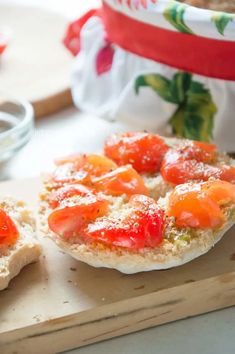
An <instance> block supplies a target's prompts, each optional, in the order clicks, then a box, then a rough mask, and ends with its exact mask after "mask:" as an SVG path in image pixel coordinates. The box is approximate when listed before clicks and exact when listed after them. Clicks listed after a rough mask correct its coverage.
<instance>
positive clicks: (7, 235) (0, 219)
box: [0, 209, 19, 246]
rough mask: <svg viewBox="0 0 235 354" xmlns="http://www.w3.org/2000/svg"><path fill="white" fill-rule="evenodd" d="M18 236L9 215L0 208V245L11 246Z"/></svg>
mask: <svg viewBox="0 0 235 354" xmlns="http://www.w3.org/2000/svg"><path fill="white" fill-rule="evenodd" d="M18 237H19V232H18V230H17V227H16V225H15V223H14V222H13V220H12V219H11V218H10V216H9V215H7V213H6V212H5V211H4V210H3V209H0V246H2V245H4V246H11V245H13V244H14V243H15V242H16V241H17V239H18Z"/></svg>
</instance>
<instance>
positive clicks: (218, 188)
mask: <svg viewBox="0 0 235 354" xmlns="http://www.w3.org/2000/svg"><path fill="white" fill-rule="evenodd" d="M202 190H203V191H205V193H206V195H208V197H210V198H211V199H212V200H213V201H214V202H216V203H217V204H219V205H226V204H229V203H235V186H234V185H233V184H231V183H229V182H226V181H213V182H210V181H209V182H206V183H204V184H202Z"/></svg>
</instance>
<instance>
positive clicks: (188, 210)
mask: <svg viewBox="0 0 235 354" xmlns="http://www.w3.org/2000/svg"><path fill="white" fill-rule="evenodd" d="M199 187H200V186H199ZM167 214H168V216H173V217H174V218H175V223H176V225H177V226H179V227H192V228H201V229H206V228H215V227H218V226H221V225H222V224H223V222H224V216H223V213H222V211H221V210H220V207H219V205H218V204H217V202H216V201H214V200H213V199H212V198H210V197H209V196H208V195H207V193H202V191H201V188H199V189H198V190H195V189H194V190H193V191H188V190H187V189H182V186H181V188H176V189H175V190H174V191H173V192H172V193H171V195H170V198H169V205H168V211H167Z"/></svg>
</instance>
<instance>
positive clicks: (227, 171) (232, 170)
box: [219, 165, 235, 184]
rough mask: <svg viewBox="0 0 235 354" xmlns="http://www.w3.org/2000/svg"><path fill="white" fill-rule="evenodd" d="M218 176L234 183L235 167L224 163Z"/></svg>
mask: <svg viewBox="0 0 235 354" xmlns="http://www.w3.org/2000/svg"><path fill="white" fill-rule="evenodd" d="M219 178H220V179H222V180H224V181H227V182H230V183H234V184H235V167H234V166H226V165H225V166H222V167H221V172H220V176H219Z"/></svg>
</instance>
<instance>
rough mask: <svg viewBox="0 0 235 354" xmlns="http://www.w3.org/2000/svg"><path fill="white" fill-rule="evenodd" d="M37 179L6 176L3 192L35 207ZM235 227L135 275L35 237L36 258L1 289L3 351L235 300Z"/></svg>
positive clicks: (81, 340) (58, 344)
mask: <svg viewBox="0 0 235 354" xmlns="http://www.w3.org/2000/svg"><path fill="white" fill-rule="evenodd" d="M39 185H40V183H39V180H37V179H31V180H22V181H20V180H18V181H12V182H5V183H2V184H0V195H2V194H4V195H6V194H9V193H11V194H12V195H14V196H16V197H19V198H24V199H25V200H27V201H28V202H29V203H30V204H31V205H32V206H33V207H36V204H37V192H38V190H39ZM234 233H235V229H234V228H233V229H231V230H230V231H229V232H228V233H227V234H226V236H225V237H224V238H223V240H222V241H221V242H220V243H219V244H218V245H216V247H215V248H214V249H213V250H211V251H210V252H209V253H208V254H206V255H204V256H202V257H200V258H199V259H196V260H194V261H192V262H191V263H189V264H186V265H184V266H181V267H178V268H174V269H171V270H166V271H154V272H149V273H141V274H136V275H124V274H121V273H119V272H117V271H115V270H110V269H95V268H92V267H90V266H88V265H86V264H83V263H81V262H78V261H76V260H74V259H73V258H71V257H70V256H68V255H66V254H64V253H63V252H62V251H61V250H59V249H58V248H57V247H56V246H55V245H54V244H53V243H52V241H50V240H46V239H43V238H40V241H41V243H42V245H43V256H42V257H41V260H40V262H39V263H37V264H33V265H30V266H27V267H26V268H25V269H24V270H23V271H22V272H21V274H20V275H19V276H18V277H17V278H15V279H14V280H13V281H12V282H11V283H10V286H9V288H8V289H7V290H5V291H2V292H1V293H0V352H1V354H7V353H16V352H17V353H24V354H25V353H27V354H30V353H34V354H37V353H40V354H41V353H45V354H46V353H55V352H60V351H64V350H67V349H71V348H75V347H79V346H84V345H87V344H89V343H93V342H98V341H101V340H104V339H107V338H111V337H115V336H119V335H122V334H126V333H130V332H134V331H138V330H141V329H143V328H147V327H151V326H156V325H160V324H163V323H166V322H170V321H174V320H177V319H181V318H185V317H190V316H194V315H197V314H201V313H205V312H209V311H213V310H216V309H220V308H224V307H228V306H232V305H234V304H235V237H234ZM39 236H40V235H39Z"/></svg>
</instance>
